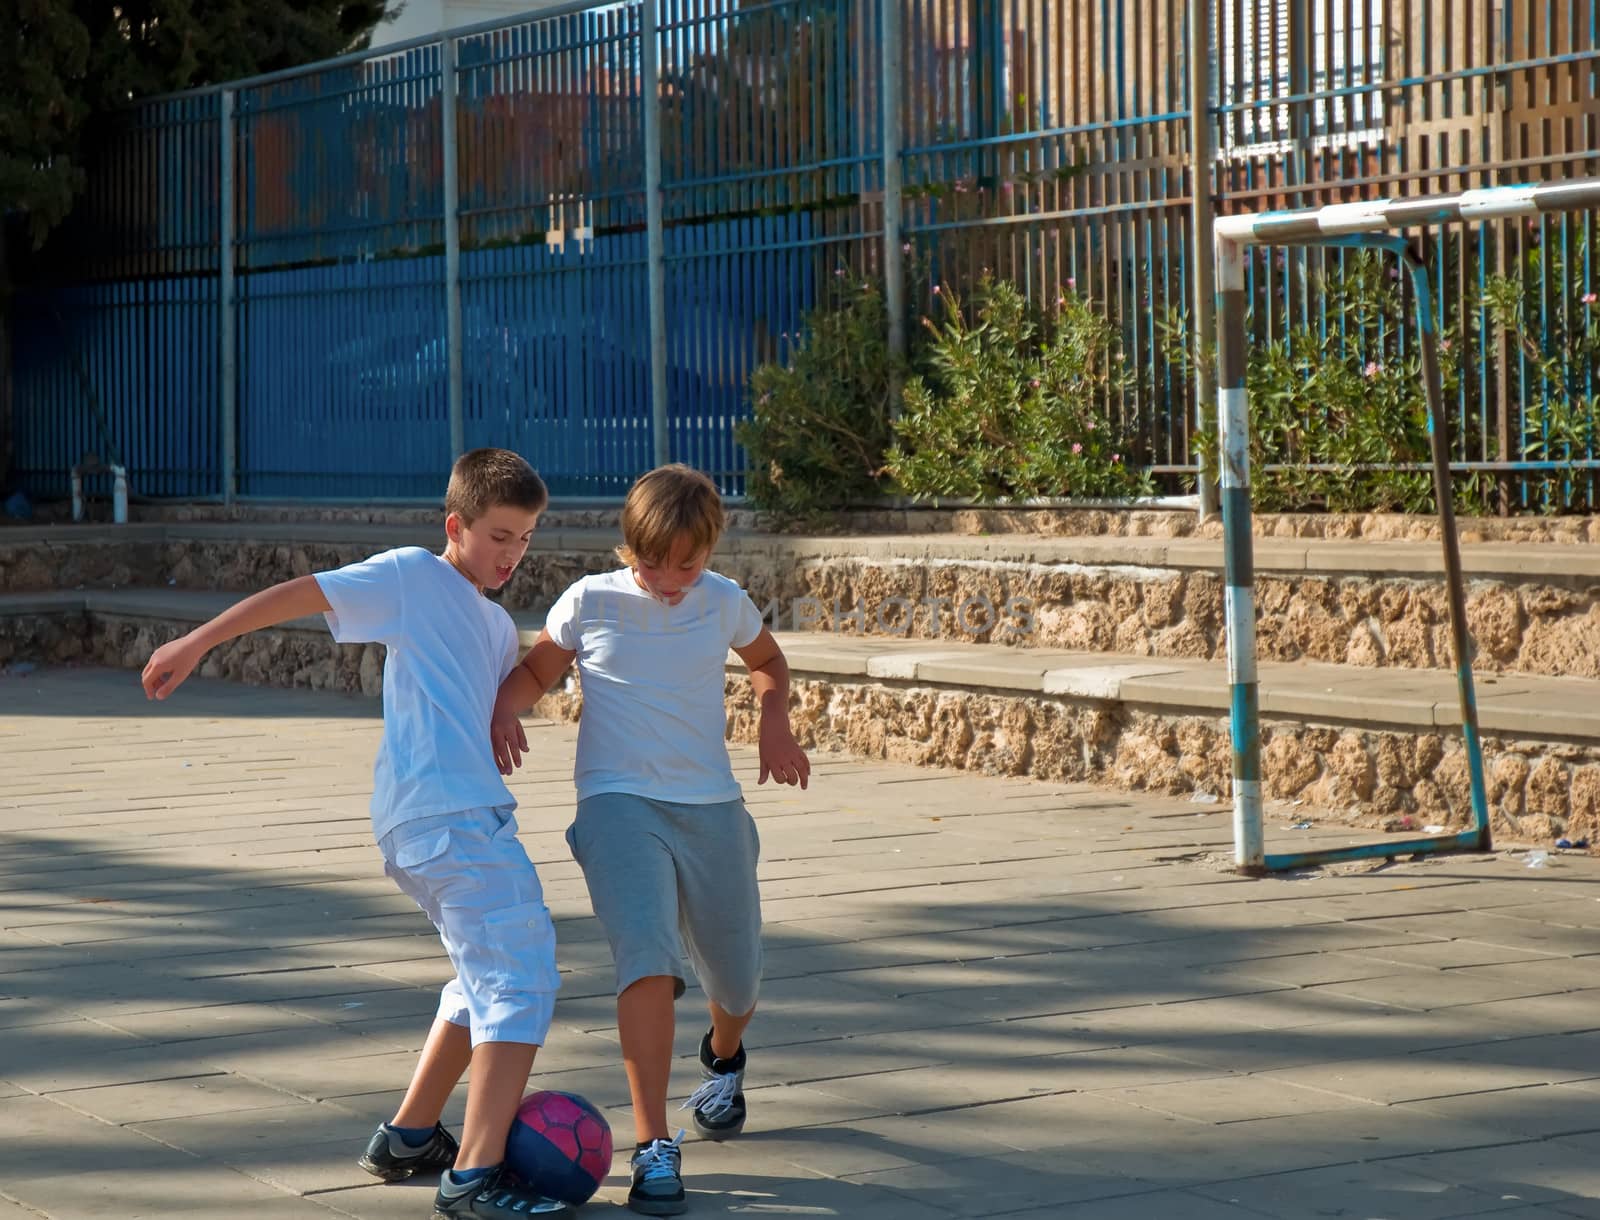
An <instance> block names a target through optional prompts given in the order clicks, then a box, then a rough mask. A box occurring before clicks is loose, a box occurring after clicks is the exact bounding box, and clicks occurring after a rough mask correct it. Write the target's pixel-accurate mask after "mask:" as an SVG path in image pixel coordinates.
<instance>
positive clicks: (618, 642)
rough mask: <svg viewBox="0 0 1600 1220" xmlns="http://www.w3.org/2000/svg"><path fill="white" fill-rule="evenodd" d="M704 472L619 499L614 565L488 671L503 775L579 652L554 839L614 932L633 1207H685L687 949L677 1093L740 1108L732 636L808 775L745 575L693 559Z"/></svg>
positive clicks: (707, 540) (722, 1119)
mask: <svg viewBox="0 0 1600 1220" xmlns="http://www.w3.org/2000/svg"><path fill="white" fill-rule="evenodd" d="M723 520H724V518H723V511H722V501H721V498H720V497H719V496H718V495H717V490H716V487H715V486H714V485H713V484H712V483H711V481H710V480H709V479H707V478H706V477H705V476H704V475H702V474H700V473H698V472H696V471H694V470H691V469H689V468H688V467H686V466H663V467H661V468H659V469H657V470H653V471H651V472H650V473H649V474H646V475H644V476H643V477H642V478H640V479H639V481H638V482H636V483H635V484H634V485H633V489H632V490H631V491H630V492H629V493H628V498H627V501H626V503H625V504H624V505H623V510H622V536H623V541H624V545H623V546H621V547H619V548H617V553H618V555H619V557H620V558H621V559H622V561H623V563H624V564H626V565H627V566H626V567H623V568H620V569H618V570H616V571H614V572H608V573H605V574H604V575H600V576H589V577H585V578H584V579H583V580H580V581H578V582H577V583H576V584H575V585H573V586H572V587H571V588H569V589H568V590H567V591H566V592H565V593H563V594H562V595H561V597H560V598H558V599H557V601H556V604H555V606H554V607H553V608H552V609H551V611H550V614H549V617H548V618H547V619H546V621H545V629H544V631H543V632H542V633H541V634H540V636H539V639H538V642H537V643H536V644H535V645H534V646H533V650H532V651H531V652H530V653H529V654H528V655H527V657H525V658H524V659H523V663H522V664H521V665H519V666H518V667H517V668H516V669H515V670H513V671H512V673H511V675H510V677H508V678H507V679H506V681H505V683H504V684H503V685H502V686H501V688H500V697H499V700H498V701H497V702H496V704H495V711H494V719H493V726H492V730H491V731H492V733H493V739H494V747H495V749H494V752H495V757H496V759H497V760H498V761H499V763H500V769H501V770H502V771H504V772H506V773H507V774H510V772H511V770H512V768H514V767H516V766H518V765H520V763H521V757H522V752H524V751H526V750H527V748H528V745H527V738H526V737H525V736H524V735H523V732H522V726H521V722H520V721H519V720H518V718H517V717H518V714H519V713H520V712H523V711H526V710H527V709H528V708H530V707H532V706H533V705H534V704H535V703H536V702H538V700H539V699H540V698H541V697H542V696H543V695H544V693H545V691H547V690H548V689H549V688H550V687H551V686H552V685H553V684H554V683H555V682H556V681H557V679H559V678H560V677H561V675H562V673H563V672H565V670H566V668H567V666H568V665H569V664H571V663H572V661H573V660H574V659H576V660H577V663H578V673H579V677H580V680H581V685H582V691H583V715H582V718H581V720H580V722H579V726H578V757H577V763H576V772H575V781H576V784H577V789H578V814H577V819H576V821H575V822H574V823H573V825H572V827H571V829H569V830H568V831H567V842H568V844H569V845H570V846H571V848H572V853H573V855H574V857H575V858H576V859H577V861H578V863H579V865H580V866H581V867H582V869H583V874H584V880H585V881H586V882H587V884H588V887H589V897H590V901H591V902H592V903H593V905H594V911H595V914H596V916H598V917H599V919H600V922H601V924H602V925H603V926H604V927H605V930H606V936H607V938H608V939H609V940H610V942H611V952H612V957H613V958H614V960H615V962H616V970H617V1029H618V1034H619V1036H620V1039H621V1042H622V1058H623V1063H624V1066H625V1067H626V1069H627V1073H628V1086H629V1089H630V1091H631V1092H632V1094H633V1121H634V1127H635V1135H636V1138H637V1140H638V1143H637V1147H636V1150H635V1152H634V1155H633V1161H632V1168H633V1184H632V1188H631V1189H630V1191H629V1194H628V1206H629V1207H630V1208H632V1209H633V1210H634V1211H636V1212H641V1213H643V1214H645V1215H652V1216H671V1215H676V1214H678V1213H679V1212H682V1211H683V1210H685V1207H686V1203H685V1200H684V1193H683V1177H682V1154H681V1152H680V1151H679V1142H680V1141H681V1140H682V1138H683V1133H682V1132H679V1133H678V1136H677V1137H676V1138H674V1139H669V1138H668V1136H667V1109H666V1106H667V1082H668V1077H669V1075H670V1072H671V1066H672V1040H673V1001H674V1000H676V999H677V997H678V996H680V995H682V994H683V990H684V984H683V977H682V974H683V970H682V965H681V961H682V956H683V950H684V949H687V950H688V953H689V956H690V958H691V960H692V961H693V963H694V968H695V973H696V975H697V976H698V978H699V980H700V984H701V986H702V988H704V990H705V993H706V998H707V999H708V1001H709V1007H710V1010H711V1028H710V1030H709V1031H708V1032H707V1033H706V1035H705V1036H704V1037H703V1038H702V1039H701V1040H700V1068H701V1078H702V1083H701V1085H700V1088H699V1089H697V1090H696V1091H695V1093H694V1094H693V1095H692V1096H691V1097H690V1098H689V1100H688V1101H686V1102H685V1103H684V1108H687V1109H692V1110H693V1111H694V1121H695V1126H696V1128H698V1130H699V1131H700V1133H701V1135H703V1136H705V1137H706V1138H708V1139H726V1138H728V1137H730V1136H733V1135H737V1134H738V1133H739V1132H740V1130H741V1129H742V1128H743V1127H744V1120H745V1100H744V1091H743V1086H744V1069H745V1050H744V1043H743V1034H744V1030H745V1027H746V1026H748V1025H749V1023H750V1018H751V1016H752V1015H753V1014H754V1011H755V1006H756V997H757V994H758V992H759V990H760V983H761V898H760V893H759V891H758V890H757V887H756V862H757V857H758V855H759V851H760V843H759V840H758V838H757V835H756V826H755V822H754V821H753V820H752V819H751V817H750V814H749V813H748V812H747V811H746V810H745V807H744V801H743V799H742V794H741V792H740V789H739V784H738V782H737V781H736V780H735V779H734V777H733V767H732V764H731V762H730V760H729V758H728V747H727V744H726V741H725V739H724V737H725V731H726V713H725V710H724V703H723V682H724V671H725V668H726V665H727V657H728V650H729V649H730V648H732V650H733V651H734V652H736V653H738V654H739V656H740V657H741V658H742V659H743V661H744V663H745V664H746V665H747V666H749V668H750V680H751V685H752V686H753V687H754V688H755V694H756V699H757V700H758V702H759V704H760V707H761V730H760V752H761V776H760V780H759V781H758V782H761V783H765V782H766V779H767V776H768V775H771V776H772V778H773V779H775V780H776V781H777V782H779V783H783V784H799V785H800V786H801V787H802V788H803V787H805V786H806V782H807V779H808V777H809V775H810V770H811V767H810V763H809V762H808V761H807V759H806V756H805V752H804V751H803V750H802V749H801V748H800V746H799V744H798V743H797V742H796V741H795V739H794V734H793V732H792V731H791V730H790V727H789V668H788V665H787V663H786V662H785V661H784V658H783V653H782V651H781V650H780V649H779V647H778V644H777V641H776V640H774V639H773V638H772V633H771V632H770V631H768V630H767V629H766V627H765V626H763V625H762V622H761V615H760V613H759V612H758V611H757V610H756V608H755V605H754V603H752V602H751V600H750V598H749V597H748V595H746V594H745V592H744V590H742V589H741V588H739V586H738V585H736V584H735V583H734V582H733V581H731V580H729V579H727V578H726V577H724V576H719V575H717V574H716V573H715V572H708V571H706V570H705V565H706V561H707V559H709V557H710V554H711V549H712V547H713V546H714V545H715V544H716V541H717V538H718V537H719V536H720V534H721V533H722V528H723Z"/></svg>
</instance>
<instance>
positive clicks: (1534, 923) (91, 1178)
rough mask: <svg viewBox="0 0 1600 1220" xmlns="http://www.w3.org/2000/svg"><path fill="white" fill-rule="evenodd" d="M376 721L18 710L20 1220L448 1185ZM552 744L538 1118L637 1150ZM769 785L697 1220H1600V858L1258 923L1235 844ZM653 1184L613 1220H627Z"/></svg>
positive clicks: (14, 980)
mask: <svg viewBox="0 0 1600 1220" xmlns="http://www.w3.org/2000/svg"><path fill="white" fill-rule="evenodd" d="M867 655H872V654H867ZM377 715H378V705H377V703H376V702H375V701H372V700H364V699H358V698H346V697H341V696H333V695H317V694H309V693H304V692H288V691H279V690H264V689H241V688H239V687H236V686H230V685H227V684H224V683H217V682H208V681H195V682H193V683H191V684H190V686H188V687H186V689H185V690H184V691H183V692H182V695H181V697H180V698H179V699H177V700H174V701H173V702H172V703H171V704H167V705H161V706H158V707H151V706H149V705H146V704H145V703H144V701H143V699H142V698H141V697H140V695H139V692H138V690H137V687H136V686H135V685H134V683H133V682H132V681H131V679H130V675H128V674H126V673H110V672H100V671H91V670H63V671H44V672H38V673H35V674H32V675H29V676H28V677H27V678H26V679H15V678H13V679H5V680H3V684H0V773H3V774H4V775H5V776H6V779H7V782H6V784H5V786H4V788H3V789H0V1144H3V1146H4V1147H5V1148H6V1150H7V1152H6V1156H5V1157H4V1158H3V1159H0V1217H5V1218H6V1220H9V1217H10V1216H11V1215H13V1214H16V1215H26V1216H30V1217H38V1216H40V1215H45V1216H49V1217H53V1218H56V1220H87V1218H90V1217H101V1216H105V1217H108V1218H109V1217H113V1216H115V1217H128V1216H154V1215H158V1214H160V1215H167V1214H179V1215H195V1216H204V1217H217V1216H222V1215H226V1214H229V1213H238V1214H242V1215H247V1216H251V1217H256V1216H261V1217H265V1218H266V1220H276V1218H277V1217H280V1216H281V1217H330V1216H333V1217H337V1216H346V1217H372V1218H373V1220H388V1218H389V1217H396V1218H402V1220H403V1218H406V1217H422V1216H426V1215H427V1212H428V1204H429V1200H430V1194H429V1190H430V1189H431V1186H430V1184H427V1183H412V1184H409V1185H404V1186H396V1187H387V1186H382V1185H376V1184H372V1183H370V1182H369V1181H367V1180H366V1179H365V1178H364V1175H362V1174H361V1173H360V1171H359V1170H357V1169H356V1168H355V1166H354V1164H353V1157H354V1155H355V1154H356V1153H357V1152H359V1150H360V1147H361V1145H362V1144H363V1143H364V1141H365V1137H366V1135H367V1133H368V1131H369V1129H370V1126H371V1124H372V1123H373V1122H375V1121H376V1120H377V1119H378V1118H381V1117H385V1116H386V1115H387V1111H388V1109H389V1108H390V1107H392V1106H393V1104H394V1102H395V1100H396V1099H397V1098H398V1096H399V1091H400V1090H401V1089H402V1088H403V1087H404V1084H405V1081H406V1079H407V1077H408V1075H409V1072H410V1068H411V1066H412V1064H413V1062H414V1055H415V1049H416V1046H417V1045H418V1043H419V1042H420V1040H421V1037H422V1035H423V1033H424V1032H425V1030H426V1026H427V1022H428V1017H429V1014H430V1013H431V1011H432V1006H433V998H434V994H435V991H436V989H437V986H438V985H439V983H440V982H441V981H442V979H443V978H444V977H445V976H446V973H447V970H448V967H447V964H446V963H444V961H443V958H442V954H441V953H440V950H439V948H438V944H437V940H436V938H435V937H434V936H433V935H432V934H431V931H430V930H429V929H428V928H427V926H426V924H425V922H424V921H423V920H422V917H421V916H420V914H418V913H416V912H415V911H413V910H411V909H409V908H408V907H407V905H406V904H405V903H404V901H403V900H398V899H396V898H395V897H394V895H393V894H392V893H391V892H390V890H389V888H388V883H387V881H385V879H384V878H383V877H382V871H381V864H380V862H379V860H378V857H377V854H376V851H375V850H374V848H373V847H372V845H371V844H370V842H368V841H367V839H366V838H365V836H364V833H363V828H362V818H363V816H364V815H363V806H364V800H365V796H364V794H365V791H366V789H367V786H368V785H369V784H370V780H369V778H368V777H369V774H370V760H371V756H372V752H373V750H374V749H375V747H376V743H377V739H378V732H379V725H378V720H377ZM530 736H531V737H532V738H533V743H534V751H535V759H536V760H537V761H536V763H535V765H533V766H530V768H529V770H527V771H524V772H522V773H521V774H520V775H519V776H518V777H517V779H516V781H515V784H514V788H515V791H516V792H517V795H518V797H519V800H520V801H521V809H520V811H519V821H520V823H521V828H522V835H523V838H524V841H525V842H526V843H527V845H528V847H529V850H530V853H531V854H533V855H534V856H535V858H536V859H539V860H540V861H542V862H543V863H542V865H541V867H542V871H543V873H544V877H545V881H546V890H547V897H548V900H549V901H550V904H551V906H552V910H553V911H554V913H555V915H556V919H557V925H558V936H559V938H560V942H561V946H562V947H561V957H562V966H563V969H564V976H563V977H564V990H563V998H562V1000H561V1003H560V1005H559V1007H558V1012H557V1024H556V1028H555V1030H554V1031H553V1033H552V1037H551V1041H550V1044H549V1046H548V1048H547V1049H546V1050H545V1051H544V1052H542V1053H541V1057H540V1065H539V1066H540V1068H541V1075H540V1077H539V1080H540V1081H541V1082H542V1083H544V1084H546V1085H548V1086H549V1087H558V1088H572V1089H575V1090H577V1091H579V1092H582V1093H584V1094H585V1095H586V1096H589V1097H591V1098H593V1099H594V1100H595V1101H596V1103H597V1104H599V1105H601V1106H602V1107H603V1108H604V1109H605V1110H606V1112H607V1113H608V1114H609V1116H610V1117H611V1120H612V1122H613V1125H614V1127H615V1128H616V1129H617V1130H618V1131H619V1132H621V1133H622V1134H623V1136H624V1138H625V1136H626V1133H627V1131H628V1128H629V1123H630V1118H629V1114H628V1110H627V1100H628V1099H627V1089H626V1083H625V1080H624V1079H623V1075H622V1072H621V1069H620V1065H619V1064H618V1062H617V1051H616V1029H615V1016H614V1008H613V1004H612V992H611V987H610V977H609V969H608V967H609V962H608V958H607V953H606V949H605V945H604V941H603V938H602V936H601V934H600V931H599V929H598V927H597V926H596V924H595V921H594V920H593V918H592V915H591V913H590V912H589V910H588V906H587V901H586V897H585V895H584V891H583V887H582V882H581V878H580V876H579V873H578V872H577V870H576V869H575V867H574V866H573V865H572V863H571V861H570V860H569V859H567V857H566V852H565V848H564V845H563V844H562V842H561V834H562V831H563V830H564V828H565V825H566V823H567V821H568V820H570V817H571V809H572V799H571V790H570V787H569V786H568V785H567V783H566V778H565V777H566V775H567V774H568V770H567V769H568V768H570V765H571V758H572V747H573V739H574V731H573V730H572V729H571V728H568V727H564V726H557V725H553V724H549V723H548V722H545V723H541V724H539V725H536V726H532V727H530ZM736 762H737V766H738V770H739V773H740V775H741V777H742V778H743V779H744V780H745V781H746V782H747V783H748V784H749V787H750V805H751V809H752V812H753V813H754V814H755V816H756V818H757V820H758V824H759V825H760V827H761V830H762V838H763V847H764V855H765V859H764V862H763V875H764V878H765V879H766V883H767V886H768V889H767V895H768V898H767V904H766V912H765V913H766V919H767V944H768V948H769V967H770V969H769V981H768V984H767V987H766V989H765V992H764V996H763V1011H762V1013H761V1014H760V1016H759V1017H758V1019H757V1022H756V1025H755V1026H754V1027H753V1028H752V1032H751V1036H750V1045H751V1048H752V1063H751V1076H750V1081H749V1098H750V1104H751V1123H750V1128H749V1131H748V1134H747V1135H746V1137H745V1138H743V1139H742V1140H739V1141H736V1142H733V1143H730V1144H728V1145H725V1146H711V1145H707V1144H704V1143H694V1142H691V1143H690V1144H689V1146H688V1148H687V1156H686V1168H687V1169H688V1171H689V1175H690V1176H689V1182H688V1185H689V1188H690V1192H691V1201H692V1212H691V1214H698V1215H793V1216H807V1217H812V1216H822V1217H844V1218H853V1217H863V1218H868V1217H870V1218H871V1220H947V1218H948V1217H952V1216H975V1217H976V1216H991V1215H1016V1216H1031V1217H1040V1218H1041V1220H1042V1218H1046V1217H1049V1218H1051V1220H1054V1218H1055V1217H1072V1218H1073V1220H1078V1218H1080V1217H1081V1218H1088V1220H1096V1218H1102V1220H1119V1218H1123V1217H1130V1218H1131V1217H1139V1218H1140V1220H1142V1218H1144V1217H1150V1216H1163V1217H1164V1216H1173V1217H1179V1218H1184V1220H1187V1218H1191V1217H1192V1218H1194V1220H1248V1218H1250V1217H1263V1216H1267V1217H1272V1216H1281V1217H1286V1218H1288V1217H1296V1218H1298V1217H1303V1216H1308V1215H1311V1214H1322V1213H1324V1212H1326V1213H1328V1214H1347V1215H1359V1216H1366V1217H1389V1216H1393V1217H1397V1218H1398V1217H1406V1218H1408V1220H1409V1218H1410V1217H1449V1216H1468V1215H1491V1214H1492V1215H1499V1216H1502V1217H1504V1218H1505V1220H1531V1217H1533V1216H1535V1215H1537V1216H1541V1217H1556V1218H1557V1220H1559V1218H1560V1217H1567V1216H1572V1217H1583V1216H1591V1217H1597V1216H1600V1176H1597V1175H1600V1041H1597V1039H1600V940H1597V939H1596V937H1597V934H1600V933H1597V926H1600V903H1597V902H1596V901H1595V900H1594V895H1595V894H1597V893H1600V887H1597V886H1596V885H1595V883H1596V882H1597V881H1600V861H1596V860H1593V859H1590V858H1587V857H1576V856H1561V857H1558V858H1557V859H1556V860H1555V867H1553V868H1550V869H1547V870H1541V871H1538V872H1534V871H1530V870H1528V869H1527V868H1526V867H1525V866H1524V864H1523V862H1522V861H1521V860H1520V859H1517V858H1515V857H1512V856H1487V857H1462V858H1452V859H1434V860H1429V861H1424V862H1411V863H1402V864H1398V865H1393V866H1388V867H1382V868H1377V869H1357V868H1348V869H1344V870H1335V871H1324V872H1320V873H1300V874H1295V875H1293V876H1292V877H1286V878H1273V879H1268V880H1259V881H1258V880H1246V879H1242V878H1239V877H1237V876H1235V875H1233V874H1232V873H1230V872H1227V871H1223V870H1221V869H1219V868H1218V867H1216V865H1215V863H1214V861H1215V859H1216V858H1217V857H1219V856H1225V855H1226V850H1227V842H1228V827H1227V815H1226V812H1225V811H1221V810H1217V809H1207V808H1201V809H1198V810H1197V809H1196V807H1195V806H1194V805H1193V804H1192V803H1190V802H1186V801H1174V800H1165V799H1159V798H1148V797H1142V796H1130V795H1128V794H1126V793H1115V792H1104V791H1097V790H1095V789H1093V788H1090V787H1087V786H1085V785H1082V784H1046V783H1037V782H1030V781H1018V780H1007V779H998V778H984V777H980V776H975V775H970V774H955V773H946V772H937V771H923V770H909V769H905V768H900V767H896V766H894V765H890V764H884V763H872V764H862V763H858V762H855V761H852V760H850V759H847V758H842V757H838V756H832V757H829V756H824V757H820V758H818V759H817V760H816V762H817V766H816V770H815V773H814V784H813V787H812V788H811V789H810V790H809V791H807V792H804V793H800V792H794V791H791V790H783V791H778V790H774V789H770V788H768V789H758V788H756V787H755V786H754V784H753V779H754V775H753V759H752V757H751V756H750V754H749V752H748V751H745V750H743V749H739V750H737V751H736ZM185 763H188V764H189V765H188V766H184V765H183V764H185ZM196 764H201V765H196ZM330 791H331V795H330ZM1269 835H1270V836H1276V837H1279V838H1288V837H1290V835H1289V832H1284V831H1281V830H1280V829H1279V828H1278V827H1277V826H1276V825H1273V826H1272V827H1271V828H1270V830H1269ZM1292 838H1293V841H1295V842H1297V843H1298V842H1304V841H1305V840H1306V838H1307V836H1306V835H1304V834H1299V835H1293V836H1292ZM1338 841H1341V840H1340V836H1339V834H1338V833H1337V832H1334V831H1324V832H1321V833H1320V834H1319V837H1318V842H1328V843H1334V842H1338ZM699 997H700V993H699V991H698V988H691V991H690V994H689V996H688V997H686V999H685V1003H684V1005H683V1006H680V1011H681V1013H682V1017H681V1021H680V1028H679V1031H678V1052H679V1055H680V1059H681V1067H680V1070H679V1072H678V1074H677V1089H676V1090H675V1091H677V1092H682V1091H685V1090H686V1089H687V1088H688V1087H689V1085H690V1084H691V1083H692V1080H693V1076H692V1072H691V1071H690V1060H691V1058H692V1055H693V1049H694V1044H695V1041H696V1039H697V1037H698V1033H699V1028H700V1019H699V1018H696V1017H695V1016H694V1006H695V1005H696V1004H698V1003H699V1002H701V1001H700V998H699ZM461 1104H462V1097H461V1095H460V1091H459V1090H458V1095H457V1098H456V1100H455V1101H454V1102H453V1103H452V1106H451V1108H450V1110H449V1111H448V1117H449V1118H451V1119H452V1120H455V1119H458V1118H459V1113H460V1106H461ZM86 1162H91V1163H92V1164H93V1165H94V1166H95V1167H96V1168H95V1170H94V1172H91V1173H83V1172H81V1170H82V1166H83V1165H84V1164H85V1163H86ZM620 1165H621V1162H620V1161H619V1170H618V1172H617V1173H616V1174H615V1175H614V1176H613V1178H612V1179H611V1181H610V1183H609V1184H608V1186H607V1187H606V1189H605V1190H604V1191H603V1192H602V1196H601V1197H600V1199H599V1200H598V1201H597V1202H596V1204H594V1205H593V1206H592V1207H591V1208H590V1209H589V1212H590V1214H594V1215H606V1214H613V1213H615V1214H618V1215H620V1214H622V1212H621V1209H620V1203H621V1200H622V1198H623V1195H624V1194H625V1191H624V1188H623V1186H622V1183H623V1181H624V1178H623V1175H622V1172H621V1169H620Z"/></svg>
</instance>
